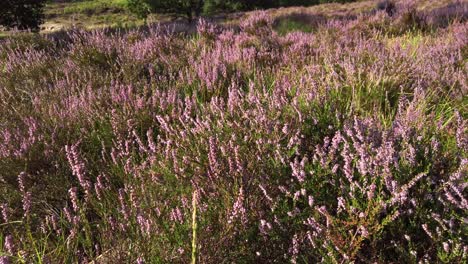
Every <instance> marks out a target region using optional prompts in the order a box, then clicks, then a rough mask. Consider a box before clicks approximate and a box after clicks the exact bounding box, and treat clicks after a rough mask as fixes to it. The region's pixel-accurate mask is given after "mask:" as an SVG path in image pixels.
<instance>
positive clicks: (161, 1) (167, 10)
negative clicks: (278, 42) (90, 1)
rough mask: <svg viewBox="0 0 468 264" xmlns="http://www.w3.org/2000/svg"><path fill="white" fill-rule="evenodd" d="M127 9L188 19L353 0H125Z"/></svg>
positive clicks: (140, 12)
mask: <svg viewBox="0 0 468 264" xmlns="http://www.w3.org/2000/svg"><path fill="white" fill-rule="evenodd" d="M127 1H128V8H129V10H130V11H131V12H132V13H134V14H136V15H137V16H138V17H140V18H146V17H147V16H148V15H149V14H150V13H163V14H173V15H176V16H183V17H185V18H187V19H188V20H189V21H192V20H193V19H194V18H196V17H198V16H199V15H200V14H202V13H203V14H215V13H217V12H232V11H247V10H254V9H265V8H276V7H281V6H310V5H317V4H321V3H330V2H341V3H344V2H353V1H355V0H127Z"/></svg>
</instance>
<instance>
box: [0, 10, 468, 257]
mask: <svg viewBox="0 0 468 264" xmlns="http://www.w3.org/2000/svg"><path fill="white" fill-rule="evenodd" d="M395 8H396V11H395V12H396V13H389V12H386V11H385V10H381V11H375V12H372V13H368V14H363V15H360V16H358V17H357V18H353V19H351V18H350V19H333V18H328V19H326V20H324V21H323V22H321V23H318V24H316V25H314V30H312V32H311V33H307V32H297V31H294V32H289V33H288V32H281V34H279V33H277V32H276V31H275V30H274V29H273V28H274V22H273V18H271V17H270V15H269V14H268V13H267V12H254V13H251V14H250V16H248V17H247V18H246V19H245V20H244V21H243V22H242V23H241V24H240V25H239V30H231V29H225V28H222V27H221V26H219V25H215V24H210V23H208V22H206V21H199V23H198V29H197V33H196V34H195V35H178V34H174V33H171V32H170V31H168V30H165V29H164V28H160V27H155V28H150V29H148V30H133V31H130V32H125V33H123V32H109V31H107V30H95V31H81V30H72V31H69V32H67V33H66V34H65V35H64V36H61V37H60V38H54V37H51V36H34V37H31V36H12V37H9V38H7V39H5V40H2V44H1V45H0V211H1V214H0V215H1V216H0V219H1V220H0V230H1V232H0V243H1V245H0V262H1V263H90V262H92V263H127V262H130V263H188V262H191V263H217V262H223V263H224V262H235V263H270V262H279V263H284V262H292V263H317V262H323V263H352V262H354V263H465V262H466V261H467V259H468V241H467V238H466V234H467V231H468V226H467V218H468V215H467V213H466V212H467V210H468V197H467V184H466V183H467V173H468V166H467V165H468V159H467V158H468V156H467V150H468V135H467V133H468V131H467V127H468V125H467V97H466V96H467V92H468V87H467V64H466V63H467V55H468V53H467V51H468V49H467V44H468V38H467V36H468V24H467V23H466V20H464V19H461V18H460V16H459V15H457V16H453V17H450V16H447V17H449V18H450V19H449V20H447V21H448V22H447V23H445V22H444V23H443V24H437V23H434V24H430V23H426V22H427V21H432V20H431V19H435V18H433V17H431V14H438V13H437V12H435V11H434V12H426V11H421V10H419V9H411V11H410V12H416V13H417V14H418V16H419V15H421V14H423V13H424V16H422V15H421V17H424V21H426V22H425V25H430V26H424V27H420V25H422V24H419V22H418V21H419V20H411V19H409V20H404V21H403V20H402V19H403V18H402V17H405V16H406V15H403V14H405V12H407V11H405V10H409V9H404V8H406V7H401V6H400V4H399V3H397V4H396V7H395ZM402 10H403V11H402ZM448 10H451V9H448ZM408 12H409V11H408ZM421 12H423V13H421ZM440 12H442V11H440ZM401 23H404V24H405V25H407V27H399V26H398V25H401ZM396 29H398V30H396Z"/></svg>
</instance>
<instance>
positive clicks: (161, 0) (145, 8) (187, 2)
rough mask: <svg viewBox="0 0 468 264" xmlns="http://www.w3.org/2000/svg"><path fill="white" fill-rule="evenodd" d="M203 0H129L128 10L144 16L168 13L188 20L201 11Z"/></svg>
mask: <svg viewBox="0 0 468 264" xmlns="http://www.w3.org/2000/svg"><path fill="white" fill-rule="evenodd" d="M205 2H206V1H205V0H129V1H128V6H129V9H130V11H132V12H133V13H135V14H136V15H138V16H139V17H142V18H146V17H147V16H148V15H149V14H150V13H169V14H174V15H176V16H183V17H185V18H187V19H188V20H189V21H192V20H193V18H195V17H197V16H199V15H200V14H201V12H202V11H203V7H204V5H205Z"/></svg>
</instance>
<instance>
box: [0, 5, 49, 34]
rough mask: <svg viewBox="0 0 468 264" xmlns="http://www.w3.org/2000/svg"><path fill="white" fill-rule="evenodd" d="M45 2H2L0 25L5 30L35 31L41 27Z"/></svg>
mask: <svg viewBox="0 0 468 264" xmlns="http://www.w3.org/2000/svg"><path fill="white" fill-rule="evenodd" d="M45 1H46V0H2V1H1V2H2V3H1V7H0V25H3V26H5V27H7V28H18V29H31V30H37V29H39V26H40V25H41V23H42V21H43V18H44V14H43V8H44V3H45Z"/></svg>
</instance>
